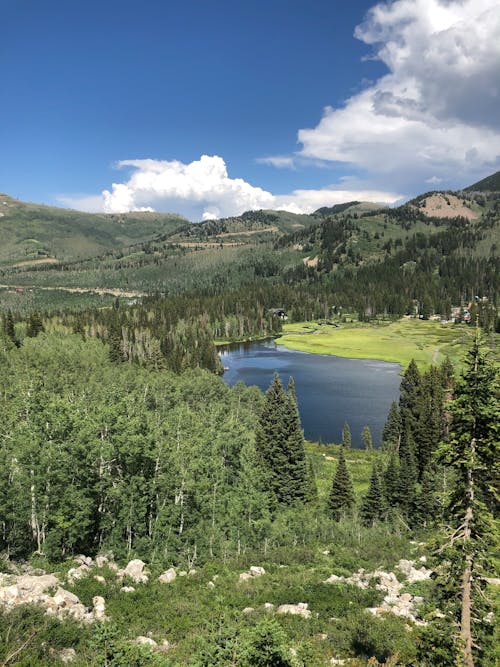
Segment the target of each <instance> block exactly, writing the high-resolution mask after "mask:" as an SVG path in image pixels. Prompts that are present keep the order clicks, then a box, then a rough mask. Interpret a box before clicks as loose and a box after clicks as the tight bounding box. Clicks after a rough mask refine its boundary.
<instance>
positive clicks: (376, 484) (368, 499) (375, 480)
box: [360, 464, 385, 526]
mask: <svg viewBox="0 0 500 667" xmlns="http://www.w3.org/2000/svg"><path fill="white" fill-rule="evenodd" d="M384 510H385V508H384V499H383V496H382V490H381V488H380V480H379V476H378V471H377V465H376V464H374V465H373V469H372V475H371V478H370V486H369V488H368V492H367V494H366V496H365V497H364V500H363V503H362V505H361V511H360V514H361V520H362V522H363V524H364V525H365V526H372V525H373V524H374V523H375V522H376V521H381V520H382V519H383V518H384Z"/></svg>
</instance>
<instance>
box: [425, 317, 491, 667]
mask: <svg viewBox="0 0 500 667" xmlns="http://www.w3.org/2000/svg"><path fill="white" fill-rule="evenodd" d="M499 393H500V392H499V377H498V369H497V368H495V366H494V365H493V363H492V362H490V361H489V359H488V358H487V357H486V355H485V354H484V353H483V352H482V350H481V347H480V339H479V330H478V332H477V333H476V339H475V342H474V344H473V347H472V349H471V351H470V352H469V354H468V357H467V361H466V368H465V371H464V374H463V376H462V378H461V380H460V382H458V383H457V386H456V388H455V398H454V400H453V402H452V403H451V406H450V413H451V417H452V421H451V428H450V437H449V440H448V442H446V443H443V444H442V445H441V446H440V449H439V451H438V461H439V462H440V463H442V464H444V465H446V466H448V467H450V468H451V469H452V470H453V472H454V474H455V482H454V485H453V492H452V494H451V497H450V500H449V503H448V505H447V507H446V520H447V526H446V527H445V529H444V530H445V533H446V536H445V538H444V540H443V544H442V545H441V548H440V549H439V550H438V552H437V557H438V561H439V564H438V568H437V569H438V571H439V575H438V579H437V584H438V594H439V597H440V605H441V606H442V608H443V611H444V612H445V618H446V619H450V621H451V626H450V627H449V628H448V629H447V630H446V632H448V633H449V634H451V636H452V637H453V640H454V646H455V651H456V656H455V657H456V663H458V664H460V665H464V666H465V667H474V665H480V664H483V655H484V649H485V647H486V645H487V643H488V635H489V634H490V633H491V630H492V625H491V623H488V622H487V613H488V611H489V603H488V600H487V598H486V596H485V595H484V588H485V585H486V583H485V579H484V577H485V575H486V574H487V573H488V572H489V571H490V570H491V563H489V559H488V553H489V551H490V550H491V547H492V541H493V540H494V539H495V534H496V533H495V530H494V527H493V509H494V507H495V505H497V503H498V500H499V495H498V489H499V485H498V481H499V456H498V454H499V437H500V400H499ZM456 628H458V632H456ZM456 663H455V664H456Z"/></svg>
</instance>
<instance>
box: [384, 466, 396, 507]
mask: <svg viewBox="0 0 500 667" xmlns="http://www.w3.org/2000/svg"><path fill="white" fill-rule="evenodd" d="M384 496H385V500H386V503H387V505H388V507H397V506H398V504H399V458H398V456H397V455H396V454H394V453H392V454H391V456H390V458H389V463H388V464H387V468H386V469H385V472H384Z"/></svg>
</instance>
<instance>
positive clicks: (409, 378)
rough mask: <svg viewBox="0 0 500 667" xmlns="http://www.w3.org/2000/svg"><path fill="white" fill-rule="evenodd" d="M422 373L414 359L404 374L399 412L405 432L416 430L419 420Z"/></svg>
mask: <svg viewBox="0 0 500 667" xmlns="http://www.w3.org/2000/svg"><path fill="white" fill-rule="evenodd" d="M421 379H422V378H421V376H420V371H419V370H418V366H417V364H416V363H415V360H414V359H412V360H411V361H410V363H409V364H408V367H407V369H406V370H405V372H404V373H403V378H402V380H401V385H400V394H399V411H400V414H401V422H402V426H403V429H404V430H408V429H410V430H411V431H413V430H414V428H415V424H416V422H417V419H418V412H417V407H418V398H419V394H420V382H421Z"/></svg>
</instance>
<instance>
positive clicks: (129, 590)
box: [120, 586, 135, 593]
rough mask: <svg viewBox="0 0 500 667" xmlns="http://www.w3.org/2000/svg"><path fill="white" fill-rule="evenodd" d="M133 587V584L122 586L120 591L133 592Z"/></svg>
mask: <svg viewBox="0 0 500 667" xmlns="http://www.w3.org/2000/svg"><path fill="white" fill-rule="evenodd" d="M134 591H135V588H134V587H133V586H122V587H121V588H120V593H133V592H134Z"/></svg>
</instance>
